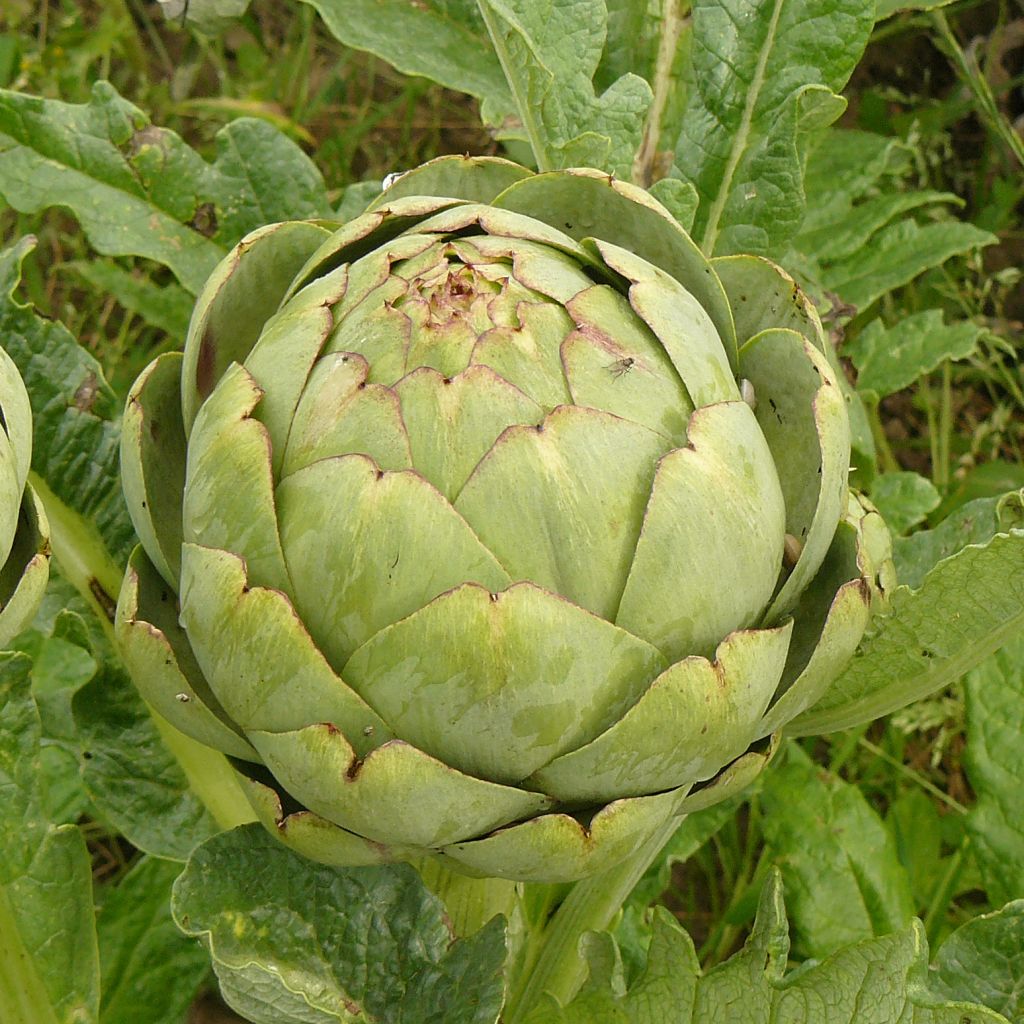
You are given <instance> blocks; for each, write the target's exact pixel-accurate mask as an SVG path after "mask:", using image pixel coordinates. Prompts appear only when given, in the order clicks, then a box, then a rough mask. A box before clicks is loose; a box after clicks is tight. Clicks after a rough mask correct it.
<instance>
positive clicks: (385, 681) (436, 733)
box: [343, 583, 665, 785]
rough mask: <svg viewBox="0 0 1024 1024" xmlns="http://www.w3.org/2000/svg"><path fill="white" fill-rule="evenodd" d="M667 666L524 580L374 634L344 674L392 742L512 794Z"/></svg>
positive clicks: (461, 591) (457, 596)
mask: <svg viewBox="0 0 1024 1024" xmlns="http://www.w3.org/2000/svg"><path fill="white" fill-rule="evenodd" d="M664 668H665V662H664V659H663V658H662V657H661V655H660V654H659V653H658V652H657V651H656V650H655V649H654V648H653V647H651V646H650V645H649V644H646V643H644V641H642V640H639V639H637V638H636V637H632V636H630V635H629V634H628V633H626V632H625V630H622V629H619V628H618V627H616V626H613V625H612V624H611V623H610V622H606V621H604V620H602V619H600V618H598V617H597V616H595V615H591V614H590V613H589V612H586V611H584V610H583V609H582V608H579V607H577V606H575V605H573V604H570V603H569V602H568V601H566V600H563V599H562V598H559V597H557V596H556V595H554V594H551V593H548V592H546V591H544V590H542V589H541V588H540V587H537V586H535V585H534V584H532V583H517V584H514V585H513V586H511V587H509V589H508V590H506V591H504V593H500V594H496V593H488V591H487V590H485V589H484V588H482V587H479V586H474V585H472V584H466V585H465V586H461V587H458V588H457V589H455V590H453V591H451V592H450V593H447V594H444V595H442V596H441V597H439V598H438V599H437V600H436V601H433V602H432V603H431V604H429V605H427V606H426V607H425V608H423V609H421V610H420V611H418V612H417V613H416V614H414V615H410V616H409V617H408V618H407V619H404V620H402V621H401V622H396V623H395V624H394V625H393V626H390V627H388V628H387V629H384V630H382V631H381V632H380V633H378V634H377V635H376V636H374V637H373V638H372V639H371V640H370V641H368V642H367V643H366V644H364V645H363V646H362V647H361V648H360V649H359V650H357V651H356V652H355V653H354V654H353V655H352V657H351V658H350V659H349V661H348V663H347V664H346V665H345V666H344V669H343V675H344V676H345V679H346V680H347V681H348V683H349V685H350V686H352V687H353V688H354V689H355V690H357V691H358V692H359V694H360V695H361V696H362V697H363V699H364V700H365V701H366V702H367V703H368V704H370V705H371V706H372V707H373V708H374V709H375V710H376V711H377V712H378V714H380V716H381V717H382V718H383V719H384V720H385V721H387V722H388V724H389V725H390V726H391V728H392V729H394V731H395V733H396V735H398V736H400V737H401V738H403V739H405V740H408V741H409V742H410V743H412V744H414V745H415V746H417V747H418V748H419V749H421V750H424V751H426V752H427V753H429V754H431V755H432V756H434V757H437V758H439V759H441V760H442V761H444V762H445V763H446V764H449V765H452V766H453V767H455V768H458V769H459V770H460V771H463V772H466V773H467V774H469V775H474V776H477V777H478V778H484V779H490V780H492V781H494V782H500V783H504V784H507V785H515V784H518V783H519V782H520V781H521V780H522V779H524V778H525V777H526V776H528V775H530V774H531V772H533V771H536V769H538V768H539V767H541V766H542V765H544V764H546V763H547V762H548V761H550V760H551V759H552V758H554V757H557V756H558V755H559V754H562V753H565V752H566V751H568V750H572V749H574V748H575V747H578V746H581V745H582V744H584V743H587V742H589V741H590V740H591V739H593V738H594V737H595V736H597V735H598V734H599V733H600V732H602V731H603V730H605V729H606V728H608V726H609V725H611V724H612V723H613V722H614V721H616V720H617V719H618V718H619V716H621V715H622V714H623V713H624V712H625V711H626V709H627V708H629V707H630V706H631V705H632V704H633V703H635V701H636V700H637V699H638V698H639V697H640V695H641V694H642V693H643V692H644V691H645V690H646V688H647V686H648V685H649V683H650V681H651V680H652V679H654V678H655V676H657V675H658V674H659V673H660V672H661V671H662V670H663V669H664Z"/></svg>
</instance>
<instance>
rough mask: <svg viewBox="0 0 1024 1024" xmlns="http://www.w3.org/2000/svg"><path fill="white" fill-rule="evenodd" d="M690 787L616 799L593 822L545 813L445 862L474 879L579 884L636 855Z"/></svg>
mask: <svg viewBox="0 0 1024 1024" xmlns="http://www.w3.org/2000/svg"><path fill="white" fill-rule="evenodd" d="M686 793H687V787H684V788H683V789H681V790H670V791H669V792H667V793H658V794H655V795H654V796H642V797H634V798H631V799H627V800H616V801H614V802H612V803H610V804H608V805H607V806H606V807H603V808H601V809H600V810H599V811H598V812H597V813H596V814H595V815H593V817H592V818H590V819H589V822H588V823H586V824H585V823H584V821H583V820H580V819H577V818H575V817H573V816H572V815H569V814H543V815H541V816H540V817H536V818H531V819H530V820H528V821H523V822H521V823H518V824H514V825H509V826H508V827H506V828H501V829H498V830H497V831H496V832H494V833H493V834H491V835H489V836H485V837H483V838H481V839H476V840H473V841H469V842H462V843H456V844H453V845H451V846H446V847H443V848H442V849H441V850H440V851H439V852H440V853H441V854H442V855H443V860H442V863H444V862H445V861H449V862H454V863H455V865H456V866H458V867H460V868H462V869H467V868H468V869H469V870H470V871H471V872H472V873H473V874H477V875H482V876H487V877H497V878H515V879H518V880H521V881H524V882H545V883H554V882H574V881H576V880H577V879H579V878H585V877H587V876H588V875H594V874H597V873H598V872H600V871H604V870H606V869H607V868H610V867H612V866H613V865H615V864H617V863H618V862H619V861H621V860H623V859H624V858H625V857H628V856H629V855H630V854H631V853H633V852H634V851H635V850H636V849H637V848H638V847H639V846H640V845H641V844H643V843H644V842H645V841H646V840H647V839H649V838H650V837H651V836H652V835H653V834H654V833H655V832H656V831H657V830H658V829H659V828H661V827H662V826H663V825H664V824H665V823H666V822H667V821H668V820H669V819H670V818H671V817H672V816H673V815H674V814H677V813H678V809H679V805H680V802H681V801H682V800H683V798H684V797H685V796H686Z"/></svg>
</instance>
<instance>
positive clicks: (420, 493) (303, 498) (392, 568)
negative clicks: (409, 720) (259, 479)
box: [277, 455, 510, 668]
mask: <svg viewBox="0 0 1024 1024" xmlns="http://www.w3.org/2000/svg"><path fill="white" fill-rule="evenodd" d="M277 506H278V514H279V516H280V521H281V542H282V545H283V548H284V555H285V559H286V560H287V563H288V569H289V572H290V574H291V577H292V579H293V580H294V581H295V582H294V587H295V608H296V610H297V612H298V613H299V615H300V616H301V618H302V621H303V623H305V625H306V627H307V628H308V629H309V631H310V633H311V634H312V636H313V638H314V640H315V641H316V643H317V644H318V646H319V647H320V649H321V650H322V651H323V652H324V654H325V655H326V656H327V660H328V661H329V662H330V663H331V664H332V665H334V666H336V667H337V668H340V667H341V666H342V665H344V664H345V661H346V660H347V659H348V658H349V656H350V655H351V653H352V652H353V651H354V650H355V649H356V648H357V647H359V645H360V644H362V643H364V642H365V641H366V640H368V639H369V638H370V637H371V636H373V635H374V634H375V633H376V632H378V630H381V629H383V628H384V627H386V626H388V625H390V624H391V623H393V622H395V621H397V620H398V619H402V618H404V617H405V616H407V615H411V614H412V613H413V612H415V611H417V610H418V609H420V608H422V607H423V606H424V605H426V604H428V603H429V602H430V601H432V600H433V599H434V598H436V597H437V596H438V595H439V594H442V593H444V592H445V591H447V590H450V589H451V588H452V587H457V586H459V585H460V584H462V583H465V582H466V581H473V582H476V583H479V584H480V585H482V586H484V587H486V588H487V589H488V590H489V591H492V592H494V591H498V590H503V589H504V588H505V587H507V586H508V584H509V582H510V580H509V576H508V574H507V572H506V571H505V569H504V568H503V567H502V566H501V565H500V563H499V562H498V561H497V560H496V559H495V557H494V555H493V554H492V553H491V552H490V551H489V550H488V549H487V548H486V546H485V545H484V544H482V543H481V541H480V540H479V538H478V537H477V536H476V534H475V533H474V532H473V530H472V528H471V527H470V526H469V524H467V523H466V521H465V519H464V518H463V517H462V516H460V515H459V514H458V512H456V511H455V509H453V508H452V506H451V505H450V504H449V503H448V502H447V501H446V500H445V498H444V496H443V495H442V494H440V493H439V492H438V491H437V490H435V489H434V488H433V487H432V486H431V485H430V484H429V483H427V481H426V480H424V479H423V477H422V476H420V475H419V474H417V473H414V472H410V471H401V472H384V471H383V470H381V469H379V468H378V467H377V466H376V465H375V464H374V462H373V461H372V460H371V459H368V458H367V457H366V456H364V455H344V456H340V457H337V458H330V459H321V460H320V461H319V462H314V463H313V464H312V465H310V466H307V467H306V468H305V469H302V470H299V471H298V472H296V473H293V474H292V475H291V476H289V477H286V478H285V479H284V480H282V481H281V483H280V484H279V485H278V488H277Z"/></svg>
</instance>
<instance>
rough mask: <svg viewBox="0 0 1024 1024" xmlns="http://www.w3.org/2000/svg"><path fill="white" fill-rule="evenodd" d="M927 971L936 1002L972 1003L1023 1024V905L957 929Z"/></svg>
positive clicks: (1020, 902)
mask: <svg viewBox="0 0 1024 1024" xmlns="http://www.w3.org/2000/svg"><path fill="white" fill-rule="evenodd" d="M1018 891H1020V890H1018ZM932 971H933V973H932V975H931V977H930V978H929V982H930V986H931V989H932V991H934V992H935V993H936V994H937V995H938V996H939V997H940V998H941V997H944V998H946V999H970V1000H976V1001H977V1002H979V1003H981V1004H982V1005H984V1006H988V1007H990V1008H991V1009H993V1010H997V1011H998V1012H1000V1013H1002V1014H1004V1015H1005V1016H1006V1017H1007V1018H1008V1019H1009V1020H1011V1021H1014V1022H1015V1024H1016V1022H1017V1021H1020V1020H1024V900H1014V901H1013V902H1012V903H1007V904H1006V906H1005V907H1003V908H1002V909H1001V910H997V911H996V912H995V913H994V914H983V915H981V916H980V917H976V918H974V920H972V921H968V922H967V923H966V924H965V925H962V926H961V927H960V928H958V929H957V930H956V931H955V932H954V933H953V934H952V935H951V936H950V937H949V938H948V939H947V940H946V941H945V942H944V943H943V944H942V948H941V949H940V950H939V954H938V956H937V957H936V958H935V964H934V966H933V968H932Z"/></svg>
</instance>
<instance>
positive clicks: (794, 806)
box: [761, 745, 913, 958]
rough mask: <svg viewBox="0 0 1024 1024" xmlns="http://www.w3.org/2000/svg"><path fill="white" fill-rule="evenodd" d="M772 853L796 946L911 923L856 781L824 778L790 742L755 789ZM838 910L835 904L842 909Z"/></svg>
mask: <svg viewBox="0 0 1024 1024" xmlns="http://www.w3.org/2000/svg"><path fill="white" fill-rule="evenodd" d="M761 803H762V807H763V808H764V811H765V815H764V819H763V827H764V832H765V840H766V842H767V845H768V849H769V851H770V854H771V856H772V857H773V858H774V859H775V861H776V863H778V864H779V865H780V867H781V869H782V878H783V881H784V882H785V885H786V892H787V893H788V895H789V902H790V906H791V908H792V910H791V915H792V928H793V936H794V945H795V946H796V947H797V948H798V949H799V951H801V952H802V953H803V954H804V955H805V956H808V957H819V958H820V957H823V956H828V955H829V954H830V953H834V952H836V951H837V950H839V949H842V948H843V947H844V946H849V945H850V944H851V943H853V942H857V941H859V940H860V939H866V938H870V937H871V936H872V935H875V936H880V935H888V934H889V933H890V932H896V931H899V930H900V929H903V928H906V927H907V925H909V924H910V918H911V915H912V914H913V906H912V905H911V899H910V888H909V885H908V881H907V876H906V873H905V872H904V871H903V868H902V866H901V865H900V862H899V859H898V858H897V853H896V844H895V842H894V840H893V838H892V836H891V834H890V833H889V831H888V830H887V829H886V828H885V826H884V825H883V824H882V820H881V818H879V817H878V814H877V813H876V812H875V811H874V809H873V808H872V807H871V805H870V804H869V803H868V802H867V800H866V799H865V797H864V795H863V794H862V793H861V792H860V790H859V789H857V788H856V786H851V785H849V784H848V783H845V782H843V781H842V780H841V779H838V778H827V777H824V776H823V773H822V772H821V769H820V768H819V767H818V766H817V765H814V764H812V763H811V762H810V761H808V760H807V758H806V757H805V756H803V755H802V752H801V751H800V749H799V748H798V747H797V746H796V745H793V746H791V747H790V749H789V754H788V760H787V763H786V764H785V765H784V766H782V767H781V768H775V769H774V770H773V771H770V772H767V773H766V776H765V779H764V787H763V790H762V794H761ZM840 908H841V910H840Z"/></svg>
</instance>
